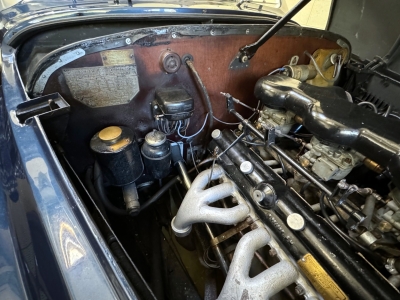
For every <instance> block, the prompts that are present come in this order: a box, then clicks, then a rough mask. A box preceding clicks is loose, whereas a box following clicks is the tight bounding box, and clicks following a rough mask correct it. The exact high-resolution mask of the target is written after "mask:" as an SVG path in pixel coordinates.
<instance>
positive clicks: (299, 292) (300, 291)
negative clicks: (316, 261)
mask: <svg viewBox="0 0 400 300" xmlns="http://www.w3.org/2000/svg"><path fill="white" fill-rule="evenodd" d="M294 290H295V292H296V293H297V295H299V296H301V295H304V289H303V287H302V286H301V285H296V287H295V288H294Z"/></svg>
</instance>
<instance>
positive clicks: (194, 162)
mask: <svg viewBox="0 0 400 300" xmlns="http://www.w3.org/2000/svg"><path fill="white" fill-rule="evenodd" d="M189 146H190V153H191V154H192V161H193V166H194V168H195V169H196V172H197V174H199V173H200V172H199V170H198V169H197V165H196V161H195V159H194V155H193V147H192V141H190V143H189Z"/></svg>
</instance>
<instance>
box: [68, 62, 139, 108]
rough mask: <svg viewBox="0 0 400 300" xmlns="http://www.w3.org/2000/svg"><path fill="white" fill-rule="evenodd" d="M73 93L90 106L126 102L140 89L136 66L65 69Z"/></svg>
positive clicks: (76, 97)
mask: <svg viewBox="0 0 400 300" xmlns="http://www.w3.org/2000/svg"><path fill="white" fill-rule="evenodd" d="M62 72H63V74H64V76H65V80H66V82H67V85H68V88H69V90H70V91H71V94H72V96H73V97H74V98H75V99H76V100H78V101H79V102H82V103H83V104H85V105H87V106H89V107H105V106H112V105H120V104H126V103H128V102H130V101H131V100H132V98H133V97H135V96H136V94H137V93H138V92H139V80H138V75H137V70H136V65H129V66H104V67H88V68H71V69H67V68H66V69H63V70H62Z"/></svg>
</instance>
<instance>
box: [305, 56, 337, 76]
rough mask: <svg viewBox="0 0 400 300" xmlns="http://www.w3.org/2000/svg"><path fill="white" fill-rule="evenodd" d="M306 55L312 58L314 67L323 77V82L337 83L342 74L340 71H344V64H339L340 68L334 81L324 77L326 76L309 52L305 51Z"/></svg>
mask: <svg viewBox="0 0 400 300" xmlns="http://www.w3.org/2000/svg"><path fill="white" fill-rule="evenodd" d="M304 54H305V55H307V56H308V57H309V58H310V60H311V62H312V63H313V65H314V67H315V69H316V70H317V72H318V74H319V76H321V77H322V79H323V80H325V81H326V82H335V81H336V80H337V79H338V78H339V74H340V71H341V69H342V64H340V63H339V66H338V68H337V71H336V75H335V77H334V78H333V79H328V78H326V77H325V76H324V74H322V72H321V69H320V68H319V66H318V64H317V62H316V61H315V59H314V57H313V56H312V55H311V54H310V53H308V52H307V51H304Z"/></svg>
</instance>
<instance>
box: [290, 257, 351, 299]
mask: <svg viewBox="0 0 400 300" xmlns="http://www.w3.org/2000/svg"><path fill="white" fill-rule="evenodd" d="M297 264H298V265H299V267H300V269H301V270H302V271H303V273H304V275H306V277H307V278H308V280H310V282H311V284H312V285H313V286H314V287H315V289H316V290H317V291H318V292H319V293H320V294H321V296H322V298H323V299H324V300H348V299H349V298H348V297H347V295H346V294H345V293H344V292H343V291H342V290H341V288H340V287H339V286H338V285H337V284H336V282H335V281H334V280H333V279H332V277H330V276H329V274H328V273H326V271H325V270H324V269H323V268H322V267H321V265H320V264H319V263H318V262H317V261H316V259H315V258H314V256H312V255H311V254H310V253H307V254H306V255H304V256H303V258H301V259H300V260H298V261H297Z"/></svg>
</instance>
